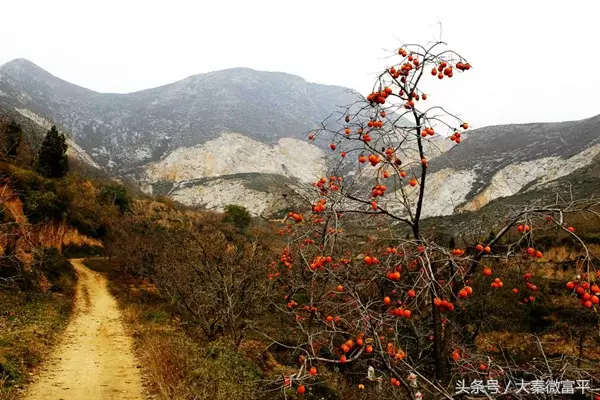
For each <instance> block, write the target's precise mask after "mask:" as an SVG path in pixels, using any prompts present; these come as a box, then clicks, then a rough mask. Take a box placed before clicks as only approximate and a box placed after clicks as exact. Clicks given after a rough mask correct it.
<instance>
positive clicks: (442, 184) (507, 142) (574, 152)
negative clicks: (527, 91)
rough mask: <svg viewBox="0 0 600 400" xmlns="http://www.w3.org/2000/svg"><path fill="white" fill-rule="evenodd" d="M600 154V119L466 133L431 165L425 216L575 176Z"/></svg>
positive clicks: (476, 206) (471, 206) (476, 205)
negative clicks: (460, 140)
mask: <svg viewBox="0 0 600 400" xmlns="http://www.w3.org/2000/svg"><path fill="white" fill-rule="evenodd" d="M598 154H600V115H597V116H595V117H592V118H587V119H584V120H580V121H570V122H560V123H535V124H521V125H499V126H490V127H485V128H481V129H476V130H473V131H471V132H469V134H468V136H467V137H466V138H465V140H464V141H463V142H461V144H460V145H458V146H454V147H452V149H451V150H449V151H447V152H445V153H444V154H443V155H442V156H441V157H438V158H436V159H435V160H434V161H433V162H432V163H431V169H430V174H431V175H430V176H429V178H428V185H429V186H428V189H427V190H428V193H430V194H431V195H432V198H433V201H431V202H430V203H429V204H427V207H426V210H425V211H426V214H427V215H429V216H434V215H450V214H452V213H454V212H456V211H474V210H478V209H480V208H481V207H483V206H485V205H486V204H488V203H489V202H490V201H492V200H494V199H498V198H505V197H511V196H513V195H516V194H519V193H522V192H523V191H525V190H529V189H531V188H533V187H537V188H542V187H543V186H544V185H546V184H547V183H549V182H552V181H554V180H557V179H560V178H563V177H566V176H569V175H570V174H572V173H575V176H576V175H577V172H576V171H577V170H579V169H581V168H584V167H586V166H588V165H590V164H591V163H592V160H593V159H594V157H596V156H597V155H598Z"/></svg>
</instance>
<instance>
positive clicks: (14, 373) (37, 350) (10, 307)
mask: <svg viewBox="0 0 600 400" xmlns="http://www.w3.org/2000/svg"><path fill="white" fill-rule="evenodd" d="M72 306H73V297H72V296H71V295H68V294H67V295H66V294H61V293H24V292H17V291H14V292H13V291H5V292H1V291H0V399H1V400H4V399H11V398H14V395H15V394H16V393H17V392H18V389H20V387H21V386H23V385H24V384H25V383H27V380H28V376H29V375H28V373H29V372H30V371H31V370H32V369H33V368H34V367H35V366H36V365H38V364H39V363H40V362H41V361H42V360H43V359H44V358H45V356H46V355H47V354H48V353H49V352H50V349H51V348H52V345H53V344H54V343H56V341H57V340H58V338H59V337H60V334H61V333H62V330H63V329H64V328H65V327H66V324H67V322H68V320H69V316H70V314H71V310H72Z"/></svg>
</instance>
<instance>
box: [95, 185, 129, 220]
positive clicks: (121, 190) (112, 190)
mask: <svg viewBox="0 0 600 400" xmlns="http://www.w3.org/2000/svg"><path fill="white" fill-rule="evenodd" d="M100 200H101V201H102V202H104V203H107V204H114V205H116V206H117V207H119V210H120V211H121V212H122V213H124V212H126V211H129V210H130V208H131V197H130V195H129V192H128V191H127V188H126V187H125V186H123V185H120V184H118V183H113V184H110V185H108V186H106V187H104V188H103V189H102V190H101V191H100Z"/></svg>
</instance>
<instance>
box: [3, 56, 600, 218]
mask: <svg viewBox="0 0 600 400" xmlns="http://www.w3.org/2000/svg"><path fill="white" fill-rule="evenodd" d="M355 100H356V95H355V94H353V93H352V92H351V91H350V90H348V89H346V88H342V87H337V86H326V85H318V84H313V83H309V82H306V81H305V80H303V79H302V78H300V77H297V76H294V75H289V74H284V73H277V72H260V71H254V70H251V69H246V68H235V69H228V70H223V71H216V72H211V73H206V74H201V75H195V76H191V77H189V78H186V79H183V80H181V81H179V82H175V83H172V84H169V85H165V86H161V87H158V88H154V89H148V90H144V91H140V92H135V93H129V94H109V93H97V92H94V91H91V90H88V89H85V88H82V87H79V86H76V85H73V84H71V83H68V82H66V81H64V80H61V79H59V78H57V77H55V76H53V75H51V74H50V73H48V72H46V71H44V70H43V69H41V68H39V67H38V66H36V65H35V64H33V63H31V62H29V61H27V60H23V59H19V60H14V61H11V62H9V63H7V64H4V65H2V66H0V108H1V109H3V110H10V111H11V112H16V113H18V114H19V115H20V116H21V117H23V118H26V119H28V120H30V121H33V122H34V123H36V124H37V125H39V126H41V127H44V128H47V127H49V126H50V124H51V123H54V124H57V125H58V126H59V128H60V129H62V130H63V131H66V132H68V133H69V135H70V145H71V152H72V154H73V155H74V156H76V157H78V158H80V159H82V160H84V161H85V162H86V163H88V164H90V165H93V166H96V167H98V168H102V169H104V170H106V171H107V172H108V173H109V174H112V175H113V176H126V177H128V178H132V179H134V180H135V181H136V182H138V183H139V185H140V187H141V188H142V189H143V190H144V191H146V192H147V193H153V194H168V195H170V196H172V197H173V198H174V199H176V200H178V201H180V202H182V203H185V204H189V205H197V206H202V207H207V208H211V209H220V208H221V207H223V206H224V205H226V204H230V203H237V204H241V205H244V206H246V207H247V208H249V209H250V210H251V211H252V212H253V213H254V214H256V215H259V214H261V215H273V214H277V213H278V211H280V210H281V209H282V208H284V207H285V204H284V203H283V202H282V199H283V198H284V196H285V195H286V190H285V187H289V186H294V185H298V184H302V183H307V182H311V181H313V180H314V179H315V178H316V177H319V176H323V175H324V174H326V173H327V169H328V165H329V164H328V163H329V161H328V158H329V157H333V155H332V153H331V152H330V151H329V150H328V148H327V147H326V146H328V143H322V144H320V145H319V144H318V143H317V145H315V144H313V143H307V142H306V141H305V140H304V133H305V132H307V131H308V130H310V129H312V128H315V127H316V126H318V125H319V123H320V122H321V121H322V120H323V119H325V118H326V117H328V116H329V115H330V114H331V113H332V112H335V111H336V110H337V109H338V107H339V106H345V105H347V104H351V103H352V102H354V101H355ZM434 139H435V140H434V142H433V143H431V144H430V147H429V149H430V152H429V153H428V154H429V156H428V158H429V159H430V160H431V162H430V172H431V174H430V175H429V177H428V181H427V192H428V199H430V200H429V201H428V202H427V203H426V206H425V210H424V214H425V215H426V216H435V215H449V214H452V213H455V212H460V211H465V210H476V209H479V208H481V207H483V206H485V205H486V204H487V203H489V202H490V201H492V200H494V199H496V198H501V197H506V196H512V195H514V194H517V193H522V192H524V191H527V190H534V189H535V188H536V187H538V188H539V187H540V186H543V185H545V184H547V183H548V182H550V181H554V180H556V179H558V178H561V177H565V176H569V174H572V173H576V171H578V170H579V169H581V168H583V167H586V166H588V165H589V164H590V162H591V160H592V159H593V158H594V157H595V156H597V155H598V154H599V153H600V116H597V117H593V118H589V119H586V120H582V121H574V122H564V123H547V124H525V125H504V126H491V127H486V128H481V129H477V130H473V131H471V132H469V134H468V135H466V136H465V137H464V138H463V141H462V143H461V144H460V145H458V146H449V145H448V144H449V140H448V139H443V138H440V137H437V136H436V137H435V138H434ZM446 142H448V143H446ZM432 152H433V153H434V154H432ZM337 160H339V157H338V158H337Z"/></svg>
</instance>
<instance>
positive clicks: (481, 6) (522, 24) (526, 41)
mask: <svg viewBox="0 0 600 400" xmlns="http://www.w3.org/2000/svg"><path fill="white" fill-rule="evenodd" d="M0 13H1V14H2V22H1V23H0V37H2V44H1V45H0V64H1V63H4V62H7V61H10V60H11V59H14V58H19V57H23V58H27V59H29V60H31V61H33V62H35V63H36V64H38V65H39V66H41V67H42V68H44V69H46V70H48V71H49V72H51V73H53V74H54V75H56V76H58V77H61V78H63V79H65V80H68V81H70V82H73V83H76V84H78V85H81V86H84V87H87V88H90V89H94V90H97V91H102V92H119V93H124V92H130V91H135V90H141V89H146V88H150V87H155V86H160V85H163V84H166V83H170V82H173V81H176V80H179V79H182V78H184V77H187V76H189V75H193V74H197V73H202V72H208V71H214V70H218V69H223V68H230V67H241V66H243V67H250V68H254V69H259V70H267V71H283V72H288V73H292V74H297V75H300V76H302V77H303V78H305V79H307V80H309V81H312V82H317V83H326V84H336V85H342V86H348V87H351V88H355V89H358V90H361V91H363V92H366V91H368V90H369V89H370V87H371V84H372V79H373V76H374V74H375V73H376V72H377V71H379V70H381V69H383V68H385V67H386V66H387V65H388V64H389V60H385V59H384V58H385V57H386V56H387V55H388V53H386V51H385V50H384V49H392V48H395V47H398V45H399V44H400V41H405V42H413V43H415V42H416V43H425V42H427V41H428V40H430V39H434V38H436V37H438V35H439V28H438V26H437V25H436V24H437V22H438V21H441V22H442V24H443V39H444V40H445V41H446V42H447V43H448V44H449V45H450V47H451V48H453V49H454V50H456V51H458V52H459V53H460V54H462V55H463V56H464V57H466V58H467V60H468V61H470V62H471V64H472V65H473V66H474V68H473V69H472V70H471V71H470V72H469V73H466V74H463V75H461V76H458V77H455V78H453V79H452V80H449V81H447V80H444V81H442V82H439V83H436V84H435V85H433V82H431V83H432V86H431V90H430V96H431V99H432V100H434V101H436V103H440V104H443V105H445V106H447V107H448V108H449V109H450V110H452V111H455V112H456V113H459V114H460V115H461V116H462V117H463V118H464V119H465V120H467V121H469V122H470V123H471V125H473V126H483V125H490V124H504V123H511V122H542V121H561V120H575V119H581V118H586V117H590V116H593V115H596V114H600V102H598V100H597V98H598V93H600V51H599V50H598V49H599V41H600V31H599V27H598V24H599V16H600V1H598V0H570V1H568V2H565V1H555V0H544V1H541V0H519V1H513V0H503V1H501V2H496V1H484V0H476V1H469V0H461V1H448V0H445V1H437V0H426V1H419V0H417V1H411V2H406V1H364V0H363V1H353V0H352V1H351V0H347V1H337V0H319V1H314V0H301V1H286V0H278V1H266V0H264V1H263V0H254V1H231V0H212V1H204V0H194V1H183V0H169V1H153V0H145V1H138V0H102V1H97V0H51V1H50V0H0ZM427 90H428V91H429V88H427Z"/></svg>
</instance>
